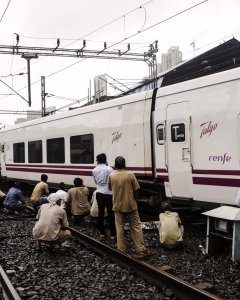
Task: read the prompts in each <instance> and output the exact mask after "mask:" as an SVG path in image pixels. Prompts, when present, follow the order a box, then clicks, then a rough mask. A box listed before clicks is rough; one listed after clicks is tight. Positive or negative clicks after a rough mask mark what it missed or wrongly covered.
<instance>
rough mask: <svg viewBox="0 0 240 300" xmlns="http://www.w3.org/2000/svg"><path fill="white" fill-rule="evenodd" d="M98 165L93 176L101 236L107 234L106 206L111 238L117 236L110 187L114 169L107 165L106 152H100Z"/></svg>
mask: <svg viewBox="0 0 240 300" xmlns="http://www.w3.org/2000/svg"><path fill="white" fill-rule="evenodd" d="M96 159H97V166H96V167H95V168H94V169H93V172H92V173H93V178H94V181H95V183H96V186H97V189H96V198H97V203H98V209H99V211H98V225H99V230H100V235H101V237H105V236H106V232H105V226H104V210H105V207H106V208H107V211H108V220H109V228H110V233H111V238H112V239H114V238H115V237H116V228H115V219H114V212H113V210H112V192H111V191H110V190H109V188H108V176H109V174H110V173H111V172H112V171H113V169H112V168H111V167H109V166H108V165H107V157H106V154H105V153H101V154H98V155H97V157H96Z"/></svg>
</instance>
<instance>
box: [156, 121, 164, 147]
mask: <svg viewBox="0 0 240 300" xmlns="http://www.w3.org/2000/svg"><path fill="white" fill-rule="evenodd" d="M164 141H165V128H164V125H163V124H159V125H158V126H157V142H158V144H159V145H163V144H164Z"/></svg>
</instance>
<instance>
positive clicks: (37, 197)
mask: <svg viewBox="0 0 240 300" xmlns="http://www.w3.org/2000/svg"><path fill="white" fill-rule="evenodd" d="M47 180H48V176H47V175H46V174H42V175H41V181H40V182H39V183H37V184H36V186H35V188H34V189H33V192H32V195H31V198H30V199H31V202H32V204H33V206H35V207H37V206H38V205H42V204H44V203H48V200H47V195H48V194H49V190H48V184H47Z"/></svg>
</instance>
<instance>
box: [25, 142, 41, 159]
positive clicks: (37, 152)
mask: <svg viewBox="0 0 240 300" xmlns="http://www.w3.org/2000/svg"><path fill="white" fill-rule="evenodd" d="M28 162H29V163H42V141H41V140H38V141H31V142H28Z"/></svg>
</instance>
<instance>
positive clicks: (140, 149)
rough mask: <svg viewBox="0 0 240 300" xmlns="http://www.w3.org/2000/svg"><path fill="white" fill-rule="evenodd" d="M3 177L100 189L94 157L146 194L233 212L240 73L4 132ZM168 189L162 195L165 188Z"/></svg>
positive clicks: (239, 146)
mask: <svg viewBox="0 0 240 300" xmlns="http://www.w3.org/2000/svg"><path fill="white" fill-rule="evenodd" d="M0 143H1V176H3V177H7V178H12V179H13V178H14V179H21V180H27V181H38V180H39V179H40V175H41V174H42V173H46V174H47V175H48V177H49V180H48V181H49V182H50V183H55V184H56V183H59V182H60V181H64V182H65V183H66V184H69V185H70V184H72V182H73V179H74V177H76V176H79V177H82V178H83V180H84V183H85V185H86V186H89V187H95V184H94V181H93V178H92V169H93V168H94V167H95V165H96V161H95V157H96V155H97V154H99V153H101V152H105V153H106V154H107V157H108V163H109V165H111V166H113V165H114V159H115V157H116V156H118V155H122V156H124V157H125V158H126V163H127V166H128V169H129V170H132V171H133V172H134V173H135V174H136V176H137V177H138V179H139V181H140V183H141V187H142V190H145V191H147V192H149V195H150V194H159V193H165V195H166V196H167V197H168V198H172V199H178V200H182V201H185V202H187V203H190V202H192V203H195V201H201V202H202V203H205V204H206V203H207V202H208V203H216V204H217V203H225V204H229V205H234V204H235V198H236V195H237V191H238V188H239V187H240V169H239V165H240V68H235V69H231V70H228V71H224V72H221V73H216V74H213V75H209V76H205V77H201V78H197V79H194V80H189V81H186V82H182V83H179V84H174V85H171V86H167V87H160V88H159V89H155V90H152V91H147V92H144V93H139V94H132V95H129V96H125V97H120V98H117V99H114V100H109V101H107V102H102V103H98V104H94V105H90V106H85V107H82V108H79V109H76V110H71V111H68V112H66V113H62V114H59V115H55V116H49V117H45V118H42V119H37V120H33V121H30V122H25V123H22V124H19V125H16V126H13V127H9V128H4V129H2V130H1V131H0ZM163 187H164V188H163Z"/></svg>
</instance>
